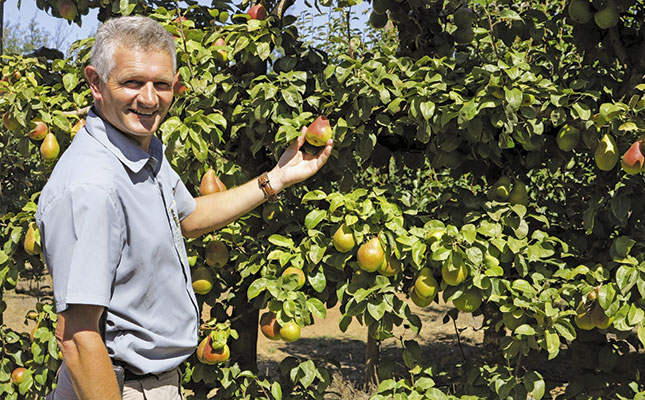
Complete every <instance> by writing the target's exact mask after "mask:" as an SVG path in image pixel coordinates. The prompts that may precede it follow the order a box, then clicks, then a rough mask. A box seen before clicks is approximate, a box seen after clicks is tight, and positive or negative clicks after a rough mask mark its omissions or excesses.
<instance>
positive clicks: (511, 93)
mask: <svg viewBox="0 0 645 400" xmlns="http://www.w3.org/2000/svg"><path fill="white" fill-rule="evenodd" d="M504 91H505V93H506V101H507V102H508V105H509V106H511V108H513V109H514V110H517V109H518V108H520V106H521V105H522V98H523V95H522V91H521V90H520V89H518V88H513V89H512V90H508V89H506V88H504Z"/></svg>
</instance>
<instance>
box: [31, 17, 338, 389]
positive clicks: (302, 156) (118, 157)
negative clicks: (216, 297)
mask: <svg viewBox="0 0 645 400" xmlns="http://www.w3.org/2000/svg"><path fill="white" fill-rule="evenodd" d="M85 75H86V77H87V80H88V81H89V84H90V88H91V91H92V95H93V97H94V100H95V102H94V107H93V109H92V110H91V111H90V113H89V115H88V117H87V119H86V125H85V128H84V129H82V130H81V131H79V132H78V133H77V135H76V136H75V138H74V141H73V143H72V145H71V146H70V147H69V148H68V150H67V151H66V152H65V153H64V154H63V156H62V157H61V159H60V160H59V161H58V163H57V165H56V167H55V169H54V171H53V173H52V175H51V177H50V179H49V181H48V183H47V185H46V186H45V188H44V189H43V191H42V193H41V196H40V199H39V204H38V213H37V216H36V219H37V222H38V226H39V229H40V232H41V238H42V244H43V254H44V256H45V259H46V262H47V266H48V268H49V271H50V273H51V274H52V277H53V282H54V297H55V301H56V308H57V312H58V325H57V327H56V338H57V340H58V344H59V346H60V348H61V351H62V353H63V359H64V362H63V365H62V367H61V370H60V371H59V376H58V382H57V387H56V389H55V392H54V393H52V394H50V396H49V397H48V398H51V399H54V400H67V399H77V398H79V399H83V400H84V399H100V400H112V399H120V398H122V397H121V395H120V393H119V387H118V385H117V381H116V379H115V373H114V371H113V363H114V364H116V365H121V366H123V367H124V368H125V370H126V383H125V387H124V389H123V398H124V399H152V400H161V399H180V398H181V394H180V392H179V380H180V376H179V372H178V368H177V367H178V366H179V365H180V364H181V363H182V362H183V361H184V360H185V359H186V358H187V357H189V356H190V354H191V353H192V352H193V351H194V349H195V346H196V345H197V338H198V324H199V310H198V308H197V301H196V299H195V295H194V293H193V290H192V285H191V279H190V269H189V266H188V260H187V256H186V250H185V247H184V243H183V239H182V237H181V235H185V236H187V237H196V236H199V235H201V234H204V233H206V232H211V231H213V230H215V229H218V228H220V227H223V226H225V225H226V224H228V223H230V222H231V221H234V220H235V219H236V218H238V217H240V216H241V215H243V214H245V213H247V212H248V211H250V210H252V209H254V208H255V207H257V206H258V205H260V204H261V203H262V202H264V201H265V200H266V199H267V198H270V197H273V196H274V192H275V193H277V192H279V191H280V190H282V189H284V188H286V187H288V186H289V185H292V184H294V183H297V182H300V181H302V180H304V179H306V178H308V177H310V176H311V175H313V174H315V173H316V172H317V171H318V170H319V169H320V168H321V167H322V166H323V165H324V163H325V162H326V161H327V159H328V158H329V155H330V154H331V150H332V145H333V144H332V141H331V140H329V141H328V143H327V144H326V146H325V147H324V148H323V150H321V152H320V153H319V154H318V155H317V156H311V155H308V154H306V153H304V152H301V151H299V149H300V147H301V146H302V145H303V144H304V136H301V137H299V138H298V139H297V141H296V142H295V143H293V144H292V145H291V146H290V147H289V148H288V149H287V150H286V151H285V152H284V153H283V154H282V156H281V157H280V159H279V161H278V164H277V165H276V166H275V167H274V168H273V169H272V170H271V171H268V173H266V174H263V175H262V176H261V179H260V178H258V180H255V179H254V180H252V181H250V182H248V183H246V184H244V185H242V186H239V187H236V188H233V189H229V190H227V191H225V192H220V193H215V194H211V195H207V196H202V197H198V198H195V199H194V198H193V197H192V196H191V195H190V193H189V192H188V190H187V189H186V187H185V186H184V184H183V183H182V182H181V180H180V178H179V176H178V175H177V174H176V173H175V172H174V171H173V170H172V169H171V168H170V166H169V164H168V161H167V160H166V158H165V156H164V154H163V150H164V149H163V146H162V144H161V142H160V141H159V139H157V138H156V137H155V136H154V133H155V132H156V131H157V129H158V128H159V125H160V124H161V122H162V121H163V119H164V117H165V116H166V113H167V111H168V109H169V107H170V105H171V102H172V97H173V93H172V86H173V82H174V80H175V79H176V78H177V77H176V65H175V47H174V39H173V38H172V36H171V35H170V34H169V33H168V32H166V31H165V29H164V28H163V27H162V26H161V25H159V24H158V23H157V22H155V21H153V20H151V19H149V18H146V17H121V18H116V19H112V20H109V21H107V22H106V23H105V24H103V25H102V26H101V27H100V28H99V30H98V32H97V34H96V42H95V44H94V47H93V49H92V54H91V63H90V65H89V66H87V67H86V68H85ZM104 310H107V313H106V316H107V317H106V322H105V328H106V332H105V342H104V341H103V338H102V337H101V334H100V328H101V327H102V325H103V323H99V320H100V318H101V316H102V314H103V312H104ZM100 325H101V326H100Z"/></svg>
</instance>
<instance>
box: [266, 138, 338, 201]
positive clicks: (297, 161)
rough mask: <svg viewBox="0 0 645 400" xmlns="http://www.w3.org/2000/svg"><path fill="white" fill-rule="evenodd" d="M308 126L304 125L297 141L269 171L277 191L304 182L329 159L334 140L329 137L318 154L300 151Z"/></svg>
mask: <svg viewBox="0 0 645 400" xmlns="http://www.w3.org/2000/svg"><path fill="white" fill-rule="evenodd" d="M306 130H307V127H303V128H302V131H301V135H300V136H298V138H297V139H296V141H295V142H293V143H291V145H290V146H289V147H287V149H286V150H285V151H284V153H282V155H281V156H280V159H279V160H278V164H277V165H276V166H275V168H274V169H273V170H272V171H271V172H270V173H269V178H270V180H271V184H272V186H273V188H274V189H275V190H277V191H279V190H282V189H284V188H286V187H289V186H291V185H293V184H294V183H298V182H302V181H304V180H305V179H307V178H309V177H310V176H312V175H314V174H315V173H316V172H318V170H320V168H322V166H323V165H325V163H326V162H327V160H328V159H329V156H330V155H331V150H332V148H333V146H334V141H333V140H332V139H329V140H328V141H327V143H326V144H325V146H324V147H322V149H321V150H320V152H318V154H316V155H312V154H309V153H306V152H304V151H300V148H301V147H302V146H303V145H304V144H305V132H306Z"/></svg>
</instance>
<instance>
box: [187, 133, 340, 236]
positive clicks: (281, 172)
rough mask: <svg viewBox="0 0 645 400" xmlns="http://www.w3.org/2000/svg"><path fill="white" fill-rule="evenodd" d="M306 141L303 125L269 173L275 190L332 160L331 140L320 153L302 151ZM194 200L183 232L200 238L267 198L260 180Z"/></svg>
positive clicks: (300, 180)
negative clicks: (193, 207) (194, 202)
mask: <svg viewBox="0 0 645 400" xmlns="http://www.w3.org/2000/svg"><path fill="white" fill-rule="evenodd" d="M304 143H305V135H304V128H303V134H302V135H300V136H299V137H298V138H297V139H296V141H295V142H293V143H292V144H291V145H290V146H289V147H288V148H287V149H286V150H285V151H284V153H283V154H282V156H281V157H280V160H278V164H277V165H276V166H275V167H274V168H273V169H272V170H271V171H269V172H268V176H269V181H270V183H271V187H272V188H273V190H274V191H275V192H276V193H278V192H280V191H281V190H282V189H284V188H286V187H289V186H291V185H293V184H295V183H298V182H302V181H304V180H305V179H307V178H309V177H310V176H312V175H314V174H315V173H316V172H318V170H319V169H320V168H322V166H323V165H325V163H326V162H327V160H328V159H329V156H330V155H331V149H332V147H333V141H332V140H331V139H330V140H329V141H328V142H327V144H326V145H325V147H323V148H322V150H321V151H320V152H319V153H318V154H317V155H311V154H307V153H305V152H302V151H300V147H302V145H303V144H304ZM195 200H196V203H197V204H196V206H195V210H194V211H193V212H192V213H191V214H190V215H189V216H188V217H186V218H184V219H183V220H182V222H181V230H182V233H183V234H184V235H185V236H187V237H198V236H200V235H203V234H205V233H208V232H212V231H214V230H216V229H219V228H221V227H224V226H226V225H227V224H229V223H230V222H232V221H235V220H236V219H237V218H239V217H241V216H242V215H244V214H246V213H247V212H249V211H251V210H253V209H254V208H255V207H257V206H259V205H260V204H262V203H263V202H264V201H265V199H264V194H263V192H262V189H261V188H260V187H259V186H258V182H257V179H252V180H251V181H249V182H247V183H245V184H244V185H241V186H238V187H235V188H232V189H229V190H225V191H223V192H218V193H213V194H209V195H206V196H200V197H197V198H196V199H195Z"/></svg>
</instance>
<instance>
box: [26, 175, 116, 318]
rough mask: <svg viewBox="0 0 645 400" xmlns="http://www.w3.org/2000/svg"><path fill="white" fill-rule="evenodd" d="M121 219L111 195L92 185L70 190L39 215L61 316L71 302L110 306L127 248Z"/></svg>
mask: <svg viewBox="0 0 645 400" xmlns="http://www.w3.org/2000/svg"><path fill="white" fill-rule="evenodd" d="M122 220H123V219H122V218H121V217H120V216H119V213H118V209H117V207H116V203H115V201H114V199H113V198H112V197H111V196H110V193H109V192H108V191H107V190H106V189H104V188H102V187H99V186H96V185H91V184H84V185H77V186H74V187H70V188H67V189H66V190H65V191H64V192H63V193H62V194H60V196H58V198H57V199H55V200H54V201H52V202H51V203H50V204H49V205H48V206H47V207H46V210H44V211H43V213H42V214H41V215H40V218H39V221H38V223H39V229H40V232H41V241H42V243H43V254H44V257H45V262H46V264H47V268H48V269H49V272H50V274H51V275H52V279H53V283H54V298H55V301H56V310H57V312H61V311H64V310H65V309H67V308H68V306H69V305H70V304H91V305H99V306H105V307H107V306H108V305H109V302H110V297H111V293H112V286H113V282H114V278H115V275H116V268H117V265H118V264H119V261H120V258H121V253H122V249H123V244H124V235H123V233H122V229H121V227H122V226H123V224H122V223H121V221H122Z"/></svg>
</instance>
